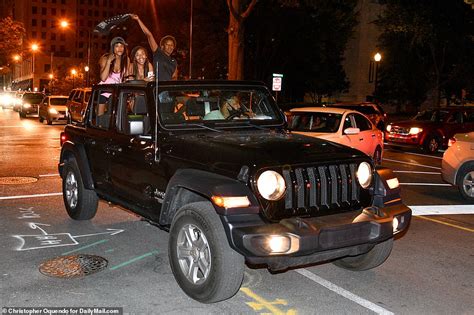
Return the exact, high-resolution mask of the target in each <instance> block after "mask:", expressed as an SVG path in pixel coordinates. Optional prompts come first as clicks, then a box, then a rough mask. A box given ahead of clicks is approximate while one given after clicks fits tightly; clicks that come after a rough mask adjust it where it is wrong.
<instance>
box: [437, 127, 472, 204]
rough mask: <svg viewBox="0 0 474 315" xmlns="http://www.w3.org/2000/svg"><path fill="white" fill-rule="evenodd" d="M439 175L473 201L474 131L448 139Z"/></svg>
mask: <svg viewBox="0 0 474 315" xmlns="http://www.w3.org/2000/svg"><path fill="white" fill-rule="evenodd" d="M441 177H442V178H443V180H444V181H446V182H448V183H450V184H452V185H454V186H457V187H458V189H459V192H460V193H461V195H462V196H463V197H464V199H466V200H468V201H470V202H474V132H469V133H458V134H456V135H455V136H454V137H453V138H451V139H450V140H449V148H448V149H447V150H446V152H444V155H443V161H442V163H441Z"/></svg>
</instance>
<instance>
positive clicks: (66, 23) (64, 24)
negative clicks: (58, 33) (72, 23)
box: [59, 20, 69, 28]
mask: <svg viewBox="0 0 474 315" xmlns="http://www.w3.org/2000/svg"><path fill="white" fill-rule="evenodd" d="M59 26H60V27H61V28H67V27H69V22H68V21H67V20H61V21H59Z"/></svg>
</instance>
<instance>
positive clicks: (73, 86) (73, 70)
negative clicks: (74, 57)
mask: <svg viewBox="0 0 474 315" xmlns="http://www.w3.org/2000/svg"><path fill="white" fill-rule="evenodd" d="M76 74H77V71H76V69H72V70H71V75H72V88H73V89H74V88H75V87H76V86H75V81H74V80H75V78H76Z"/></svg>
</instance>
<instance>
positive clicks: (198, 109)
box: [158, 86, 284, 129]
mask: <svg viewBox="0 0 474 315" xmlns="http://www.w3.org/2000/svg"><path fill="white" fill-rule="evenodd" d="M158 110H159V116H160V121H161V123H162V125H163V126H164V127H165V128H172V129H175V128H179V129H182V128H186V129H188V128H189V129H195V128H199V127H201V129H202V126H205V127H204V128H206V127H211V128H213V129H218V128H235V127H246V128H249V127H250V128H252V127H256V128H262V127H269V126H281V125H283V123H284V118H283V116H282V114H281V112H280V110H279V109H278V107H277V106H276V104H275V102H274V101H273V98H272V96H271V95H270V94H269V92H268V91H267V90H266V89H265V88H262V87H255V86H252V87H239V88H236V87H225V88H219V87H214V86H213V87H208V86H207V87H202V88H201V87H196V86H193V87H180V88H176V87H170V88H169V89H166V90H160V93H159V106H158ZM206 129H209V128H206Z"/></svg>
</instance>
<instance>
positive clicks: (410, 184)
mask: <svg viewBox="0 0 474 315" xmlns="http://www.w3.org/2000/svg"><path fill="white" fill-rule="evenodd" d="M400 185H402V186H452V185H451V184H436V183H434V184H433V183H400Z"/></svg>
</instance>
